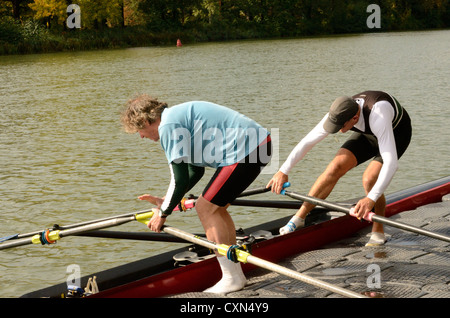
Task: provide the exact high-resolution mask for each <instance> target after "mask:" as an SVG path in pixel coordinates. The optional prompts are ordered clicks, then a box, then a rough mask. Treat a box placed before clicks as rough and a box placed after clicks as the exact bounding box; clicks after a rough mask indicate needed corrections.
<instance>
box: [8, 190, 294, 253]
mask: <svg viewBox="0 0 450 318" xmlns="http://www.w3.org/2000/svg"><path fill="white" fill-rule="evenodd" d="M289 186H290V183H289V182H286V183H285V184H284V186H283V188H286V187H289ZM269 190H270V188H266V187H261V188H256V189H250V190H246V191H243V192H242V193H241V194H240V195H239V197H242V196H249V195H254V194H259V193H265V192H268V191H269ZM195 202H196V200H195V199H186V200H184V201H183V206H184V208H185V209H192V208H194V207H195ZM237 203H239V202H237ZM260 204H263V205H262V206H267V207H270V205H264V203H256V205H255V206H261V205H260ZM280 205H281V206H283V205H285V204H283V203H281V204H280ZM178 210H179V208H178V207H176V208H175V211H178ZM149 212H152V209H147V210H142V211H137V212H131V213H125V214H121V215H116V216H109V217H105V218H101V219H96V220H91V221H84V222H79V223H74V224H69V225H64V226H59V225H57V224H55V225H54V226H53V228H52V230H68V229H73V228H79V227H80V226H84V225H89V224H94V223H98V222H102V221H108V220H113V219H117V218H122V217H132V216H134V215H138V214H143V213H149ZM41 233H42V230H41V231H34V232H29V233H18V234H13V235H8V236H5V237H2V238H0V243H2V242H6V241H9V240H18V239H22V238H28V237H31V236H35V235H38V234H41ZM0 245H1V246H4V243H3V244H0Z"/></svg>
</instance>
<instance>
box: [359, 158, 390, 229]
mask: <svg viewBox="0 0 450 318" xmlns="http://www.w3.org/2000/svg"><path fill="white" fill-rule="evenodd" d="M382 166H383V164H382V163H381V162H378V161H372V162H371V163H370V164H369V165H368V166H367V168H366V171H364V174H363V187H364V190H365V191H366V195H367V194H368V193H369V192H370V190H372V188H373V186H374V185H375V183H376V182H377V179H378V175H379V174H380V170H381V167H382ZM374 210H375V214H376V215H379V216H384V215H385V211H386V198H385V197H384V194H383V195H382V196H381V197H380V198H379V199H378V200H377V202H375V207H374ZM372 232H379V233H384V229H383V224H381V223H377V222H374V223H373V226H372Z"/></svg>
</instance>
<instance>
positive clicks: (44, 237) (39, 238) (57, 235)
mask: <svg viewBox="0 0 450 318" xmlns="http://www.w3.org/2000/svg"><path fill="white" fill-rule="evenodd" d="M152 216H153V212H152V211H151V212H144V213H135V214H132V215H129V216H119V217H116V218H111V219H107V220H100V221H97V222H94V221H92V222H91V223H89V224H85V225H80V226H77V227H72V228H69V229H65V230H44V231H41V232H38V233H37V234H35V235H33V236H31V237H30V236H28V237H24V238H20V239H15V240H11V241H7V242H4V243H1V244H0V250H3V249H7V248H11V247H17V246H22V245H28V244H43V245H44V244H52V243H55V242H56V241H58V240H59V239H61V238H62V237H66V236H71V235H77V234H80V233H83V232H87V231H92V230H99V229H104V228H108V227H112V226H118V225H121V224H124V223H128V222H131V221H134V220H137V221H140V222H146V221H147V220H148V219H150V218H151V217H152Z"/></svg>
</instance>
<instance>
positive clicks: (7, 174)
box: [0, 31, 450, 297]
mask: <svg viewBox="0 0 450 318" xmlns="http://www.w3.org/2000/svg"><path fill="white" fill-rule="evenodd" d="M449 52H450V32H449V31H435V32H414V33H390V34H380V33H379V34H367V35H352V36H340V37H321V38H308V39H292V40H267V41H239V42H229V43H207V44H199V45H192V46H183V47H182V48H175V47H173V48H172V47H170V48H167V47H166V48H162V47H153V48H135V49H124V50H113V51H97V52H78V53H57V54H39V55H26V56H2V57H0V74H1V76H0V96H1V98H0V131H1V133H0V147H1V152H0V161H1V162H2V165H1V173H0V194H1V198H0V200H1V222H0V236H5V235H8V234H13V233H17V232H22V233H23V232H29V231H34V230H41V229H44V228H45V227H48V226H51V225H53V224H54V223H58V224H60V225H65V224H70V223H76V222H80V221H86V220H91V219H96V218H101V217H105V216H111V215H116V214H122V213H126V212H130V211H138V210H142V209H144V208H148V206H147V205H145V204H144V203H143V202H140V201H138V200H137V199H136V198H137V196H138V195H140V194H143V193H153V194H156V195H163V194H164V193H165V190H166V189H167V186H168V180H169V173H168V169H167V164H166V160H165V158H164V154H163V152H162V150H161V148H160V146H159V145H158V144H154V143H151V142H149V141H143V140H140V139H139V138H138V136H137V135H127V134H125V133H123V132H122V131H121V128H120V125H119V121H118V113H119V110H120V108H121V106H122V105H123V104H124V103H125V101H126V100H127V99H128V98H130V97H132V96H133V95H134V94H136V93H140V92H145V93H149V94H151V95H154V96H157V97H159V98H160V99H161V100H164V101H167V102H168V103H169V104H170V105H174V104H177V103H181V102H184V101H187V100H208V101H212V102H216V103H219V104H223V105H226V106H229V107H231V108H234V109H236V110H238V111H240V112H242V113H245V114H246V115H248V116H249V117H251V118H253V119H255V120H257V121H258V122H260V123H261V124H262V125H263V126H265V127H267V128H269V129H272V130H278V132H279V136H280V137H279V141H278V149H279V158H280V162H279V163H275V164H276V165H277V166H278V165H281V163H282V160H284V159H285V158H286V157H287V155H288V154H289V152H290V151H291V150H292V148H293V147H294V146H295V145H296V143H297V142H298V141H299V140H300V139H301V138H302V137H303V136H304V135H305V134H306V133H307V132H308V131H309V130H310V129H311V128H312V127H313V126H314V125H315V124H316V123H317V122H318V121H319V120H320V119H321V118H322V116H323V115H324V114H325V113H326V111H327V110H328V107H329V105H330V104H331V102H332V101H333V100H334V99H335V98H336V97H337V96H340V95H343V94H347V95H353V94H355V93H358V92H360V91H363V90H367V89H379V90H386V91H389V92H390V93H392V94H393V95H394V96H396V97H397V98H398V99H399V101H400V102H401V103H402V105H404V106H405V108H406V109H407V110H408V112H409V114H410V115H411V117H412V121H413V127H414V128H413V140H412V143H411V146H410V147H409V149H408V151H407V152H406V154H405V155H404V157H403V158H402V159H401V163H400V168H399V171H398V172H397V174H396V176H395V177H394V180H393V181H392V183H391V185H390V187H389V189H388V192H393V191H395V190H400V189H403V188H407V187H409V186H413V185H416V184H419V183H423V182H427V181H429V180H432V179H437V178H439V177H442V176H446V175H448V174H449V172H450V169H449V165H448V158H449V154H450V153H449V148H448V140H449V137H450V133H449V131H450V130H449V128H448V126H447V121H448V119H449V118H450V115H449V112H450V110H449V108H448V107H442V105H447V104H448V102H449V101H450V98H449V97H450V96H449V93H448V87H449V83H448V80H449V78H450V59H449V58H448V56H449V54H448V53H449ZM346 137H347V136H346V135H341V134H337V135H335V136H331V137H329V138H328V139H327V140H326V141H324V142H322V143H321V144H319V145H318V146H317V147H316V149H314V150H313V151H312V152H311V153H310V154H308V156H307V157H306V158H305V159H304V160H303V162H302V163H301V164H299V165H298V166H297V167H296V168H295V169H294V170H293V172H292V174H291V176H290V181H291V183H292V184H293V186H292V187H293V188H294V189H295V190H296V191H299V192H307V191H308V190H309V187H310V186H311V185H312V183H313V182H314V181H315V179H316V177H317V176H318V175H319V174H320V173H321V171H322V170H323V169H324V168H325V166H326V164H327V163H328V161H329V160H330V159H331V157H332V156H333V155H334V154H335V152H336V151H337V149H338V147H339V146H340V145H341V144H342V142H343V141H344V140H345V138H346ZM430 154H432V155H430ZM363 169H364V167H358V168H356V169H355V170H354V171H351V172H350V173H349V174H348V175H347V176H345V177H344V178H343V179H342V180H341V181H340V182H339V184H338V186H337V187H336V188H335V190H334V191H333V193H332V195H331V196H330V199H336V200H344V199H348V198H354V197H359V196H361V195H363V190H362V187H361V181H360V180H361V173H362V171H363ZM211 174H212V171H208V172H207V174H206V175H205V177H204V179H203V180H202V181H201V182H200V183H199V184H198V185H197V186H196V187H195V188H194V189H193V190H192V193H194V194H199V193H200V192H201V190H202V188H203V187H204V186H205V184H206V183H207V181H208V177H209V176H210V175H211ZM270 177H271V175H270V174H263V175H261V176H260V177H259V178H258V180H257V181H255V187H258V186H261V185H265V184H266V183H267V182H268V180H269V179H270ZM268 195H271V194H265V195H261V196H259V197H258V198H267V196H268ZM230 212H231V213H232V216H233V218H234V220H235V223H236V226H237V227H243V228H245V227H250V226H254V225H256V224H258V223H261V222H265V221H268V220H270V219H275V218H278V217H280V216H284V215H290V214H291V213H293V211H289V210H273V209H271V210H263V209H260V208H258V209H255V208H251V207H232V208H231V209H230ZM168 223H170V224H171V225H173V226H178V227H181V228H183V229H184V230H187V231H192V232H201V230H202V229H201V226H200V223H199V221H198V219H197V216H196V215H195V211H190V212H188V213H186V214H183V215H182V216H178V215H175V216H172V217H171V218H170V219H169V221H168ZM121 230H133V231H144V230H145V229H143V228H142V227H141V226H140V225H139V224H127V225H124V226H122V227H121ZM179 246H180V244H177V243H171V244H168V243H161V242H158V243H157V242H136V241H124V240H120V241H117V240H107V239H94V238H65V239H63V240H61V242H59V243H58V244H56V245H55V246H50V247H41V246H29V247H21V248H16V249H13V250H8V251H6V252H5V251H1V252H0V286H1V288H0V296H2V297H14V296H18V295H20V294H23V293H25V292H27V291H30V290H34V289H37V288H40V287H44V286H47V285H50V284H54V283H57V282H62V281H65V279H66V278H67V273H66V268H67V266H69V265H70V264H79V265H80V267H81V270H82V273H81V274H82V275H87V274H89V273H92V272H95V271H99V270H102V269H106V268H110V267H113V266H116V265H119V264H124V263H127V262H129V261H132V260H137V259H140V258H143V257H147V256H149V255H152V254H155V253H158V252H161V251H166V250H168V249H173V248H175V247H179Z"/></svg>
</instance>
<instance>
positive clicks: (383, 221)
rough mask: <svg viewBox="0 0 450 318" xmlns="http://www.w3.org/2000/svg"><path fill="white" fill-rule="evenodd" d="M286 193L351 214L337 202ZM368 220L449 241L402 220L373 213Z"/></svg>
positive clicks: (349, 210) (446, 237)
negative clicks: (394, 219)
mask: <svg viewBox="0 0 450 318" xmlns="http://www.w3.org/2000/svg"><path fill="white" fill-rule="evenodd" d="M286 195H288V196H290V197H291V198H293V199H297V200H302V201H305V202H309V203H311V204H314V205H320V206H322V207H325V208H328V209H331V210H334V211H338V212H344V213H346V214H349V215H351V209H350V208H347V207H344V206H341V205H339V204H335V203H331V202H327V201H325V200H322V199H318V198H315V197H311V196H308V195H303V194H300V193H296V192H292V191H286ZM370 221H373V222H378V223H381V224H385V225H388V226H392V227H396V228H399V229H402V230H405V231H410V232H413V233H417V234H422V235H425V236H428V237H432V238H435V239H438V240H442V241H445V242H450V237H449V236H446V235H443V234H440V233H435V232H431V231H428V230H425V229H422V228H419V227H416V226H412V225H409V224H405V223H402V222H398V221H393V220H390V219H389V218H386V217H383V216H379V215H376V214H374V213H371V214H370Z"/></svg>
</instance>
